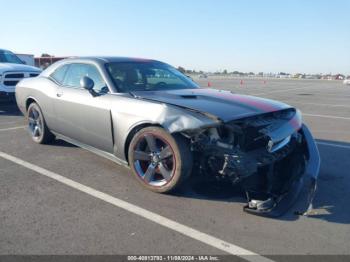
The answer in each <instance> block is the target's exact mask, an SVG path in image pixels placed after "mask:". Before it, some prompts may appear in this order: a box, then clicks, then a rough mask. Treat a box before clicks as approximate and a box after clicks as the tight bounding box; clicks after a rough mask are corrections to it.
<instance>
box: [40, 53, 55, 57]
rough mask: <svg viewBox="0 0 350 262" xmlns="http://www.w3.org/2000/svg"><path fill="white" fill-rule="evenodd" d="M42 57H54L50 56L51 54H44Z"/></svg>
mask: <svg viewBox="0 0 350 262" xmlns="http://www.w3.org/2000/svg"><path fill="white" fill-rule="evenodd" d="M41 57H52V55H49V54H47V53H43V54H42V55H41Z"/></svg>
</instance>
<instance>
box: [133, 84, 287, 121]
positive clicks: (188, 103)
mask: <svg viewBox="0 0 350 262" xmlns="http://www.w3.org/2000/svg"><path fill="white" fill-rule="evenodd" d="M132 94H133V95H134V96H135V97H137V98H139V99H147V100H152V101H157V102H162V103H166V104H171V105H176V106H179V107H182V108H187V109H190V110H195V111H199V112H201V113H205V114H210V115H212V116H215V117H217V118H219V119H221V120H223V121H231V120H235V119H240V118H244V117H249V116H253V115H257V114H263V113H269V112H275V111H279V110H282V109H287V108H291V106H289V105H287V104H284V103H280V102H277V101H273V100H269V99H264V98H259V97H254V96H247V95H240V94H233V93H231V92H229V91H223V90H216V89H211V88H210V89H209V88H208V89H205V88H198V89H181V90H167V91H134V92H132Z"/></svg>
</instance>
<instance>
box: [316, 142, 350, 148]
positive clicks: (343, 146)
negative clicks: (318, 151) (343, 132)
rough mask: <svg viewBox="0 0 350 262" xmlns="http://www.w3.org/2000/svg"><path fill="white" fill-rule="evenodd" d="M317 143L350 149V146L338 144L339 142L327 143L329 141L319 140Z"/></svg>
mask: <svg viewBox="0 0 350 262" xmlns="http://www.w3.org/2000/svg"><path fill="white" fill-rule="evenodd" d="M317 144H318V145H323V146H333V147H339V148H344V149H350V146H345V145H338V144H333V143H327V142H317Z"/></svg>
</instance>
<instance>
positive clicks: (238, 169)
mask: <svg viewBox="0 0 350 262" xmlns="http://www.w3.org/2000/svg"><path fill="white" fill-rule="evenodd" d="M300 118H301V117H300V114H299V112H298V111H296V110H295V109H293V108H290V109H285V110H281V111H277V112H273V113H267V114H262V115H258V116H254V117H248V118H244V119H240V120H235V121H232V122H229V123H225V124H222V125H220V126H218V127H212V128H208V129H205V130H202V131H201V132H199V133H196V134H192V135H191V147H192V148H191V149H192V151H193V152H194V158H195V165H197V168H198V169H197V170H199V173H200V174H201V175H202V176H204V177H206V178H208V179H215V180H224V181H229V182H231V183H232V184H239V185H240V186H241V187H242V188H243V190H244V191H245V193H246V197H247V201H248V204H247V206H246V207H245V208H244V210H245V211H248V212H251V213H257V214H266V215H269V216H279V215H281V214H282V213H284V212H285V211H286V210H287V209H289V207H290V205H291V204H293V203H292V202H293V199H294V200H295V199H296V197H297V195H298V193H299V192H297V194H295V192H294V193H293V196H290V197H289V198H292V199H289V200H288V201H287V202H288V203H285V204H284V205H282V206H281V207H278V208H277V206H278V204H279V203H280V202H281V203H282V202H283V201H285V200H283V199H284V198H285V197H286V196H288V194H290V191H292V189H293V187H298V183H299V187H300V181H301V180H302V177H303V175H304V173H305V169H306V165H307V163H308V160H309V152H308V147H307V142H306V140H305V136H304V134H303V131H302V124H301V119H300ZM295 190H299V191H300V188H294V191H295ZM289 202H291V203H289Z"/></svg>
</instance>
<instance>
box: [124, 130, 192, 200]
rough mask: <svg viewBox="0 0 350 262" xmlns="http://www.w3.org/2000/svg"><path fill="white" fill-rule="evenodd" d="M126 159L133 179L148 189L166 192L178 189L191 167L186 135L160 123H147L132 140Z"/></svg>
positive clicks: (190, 153)
mask: <svg viewBox="0 0 350 262" xmlns="http://www.w3.org/2000/svg"><path fill="white" fill-rule="evenodd" d="M128 159H129V164H130V167H131V170H132V172H133V174H134V176H135V177H136V179H137V180H138V181H139V182H140V183H141V184H142V185H143V186H144V187H146V188H147V189H149V190H151V191H153V192H157V193H168V192H171V191H174V190H176V189H178V188H179V187H180V186H181V184H183V182H184V181H185V180H186V179H187V178H188V177H189V175H190V174H191V171H192V164H193V160H192V152H191V151H190V148H189V145H188V142H187V141H186V139H185V138H184V137H183V136H181V135H179V134H176V135H174V136H173V135H171V134H169V133H168V132H166V131H165V130H164V129H163V128H160V127H146V128H143V129H141V130H140V131H138V132H137V133H136V134H135V136H134V137H133V139H132V140H131V143H130V146H129V150H128Z"/></svg>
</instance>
